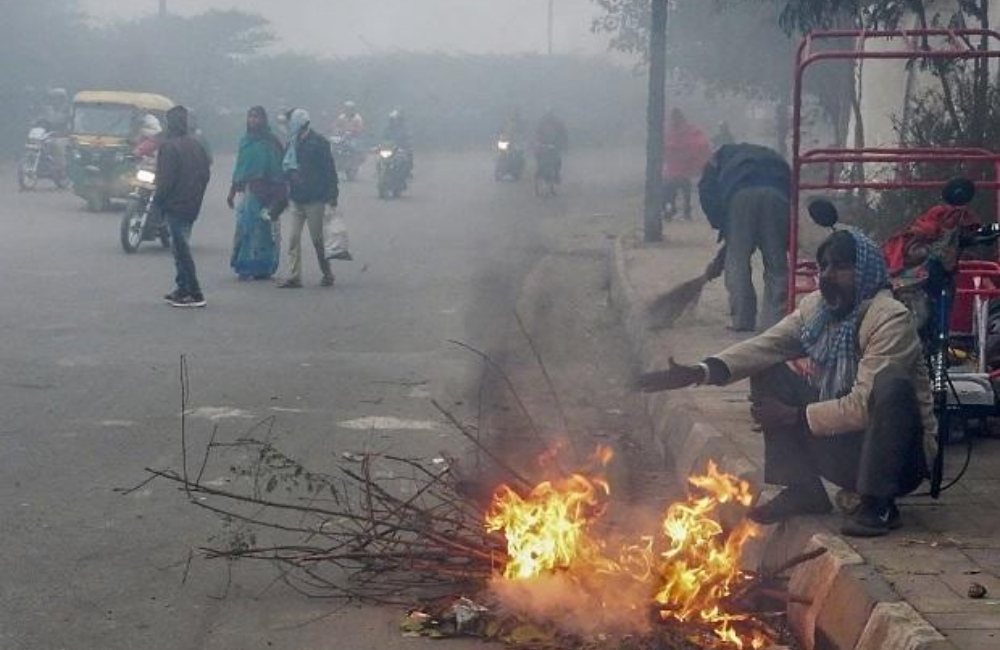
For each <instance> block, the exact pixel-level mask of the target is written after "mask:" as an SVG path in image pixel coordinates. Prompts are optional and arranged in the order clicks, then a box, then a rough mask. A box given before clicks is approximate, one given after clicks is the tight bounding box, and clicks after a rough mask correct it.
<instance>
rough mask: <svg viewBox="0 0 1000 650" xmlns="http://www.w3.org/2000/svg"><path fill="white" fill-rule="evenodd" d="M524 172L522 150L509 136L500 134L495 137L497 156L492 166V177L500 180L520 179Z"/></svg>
mask: <svg viewBox="0 0 1000 650" xmlns="http://www.w3.org/2000/svg"><path fill="white" fill-rule="evenodd" d="M523 173H524V152H523V151H522V150H521V148H520V147H518V146H517V145H516V144H515V143H514V142H513V141H512V140H511V139H510V138H507V137H506V136H500V138H499V139H497V158H496V165H495V166H494V168H493V179H494V180H496V181H502V180H505V179H508V178H509V179H511V180H514V181H519V180H521V174H523Z"/></svg>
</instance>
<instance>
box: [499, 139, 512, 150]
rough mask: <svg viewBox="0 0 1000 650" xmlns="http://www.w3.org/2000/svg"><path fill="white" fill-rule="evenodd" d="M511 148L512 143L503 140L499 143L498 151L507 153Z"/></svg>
mask: <svg viewBox="0 0 1000 650" xmlns="http://www.w3.org/2000/svg"><path fill="white" fill-rule="evenodd" d="M509 148H510V143H509V142H507V141H506V140H501V141H500V142H498V143H497V149H499V150H500V151H507V149H509Z"/></svg>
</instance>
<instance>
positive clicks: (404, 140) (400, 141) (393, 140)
mask: <svg viewBox="0 0 1000 650" xmlns="http://www.w3.org/2000/svg"><path fill="white" fill-rule="evenodd" d="M382 139H383V140H384V141H385V142H386V143H388V144H391V145H393V146H394V147H397V148H399V149H400V150H401V151H402V152H403V153H404V155H405V156H406V172H407V173H406V175H407V177H408V178H413V147H412V146H410V144H411V143H410V131H409V129H408V128H407V126H406V117H405V116H404V115H403V111H401V110H400V109H398V108H394V109H392V111H390V112H389V121H388V122H386V125H385V130H384V131H383V132H382Z"/></svg>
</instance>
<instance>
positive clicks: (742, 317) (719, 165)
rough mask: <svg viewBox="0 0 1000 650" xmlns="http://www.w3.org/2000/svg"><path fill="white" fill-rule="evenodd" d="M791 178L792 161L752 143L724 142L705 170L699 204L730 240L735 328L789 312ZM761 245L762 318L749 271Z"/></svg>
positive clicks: (765, 323) (728, 270)
mask: <svg viewBox="0 0 1000 650" xmlns="http://www.w3.org/2000/svg"><path fill="white" fill-rule="evenodd" d="M790 183H791V171H790V169H789V167H788V163H786V162H785V160H784V159H783V158H782V157H781V156H780V155H778V153H777V152H775V151H774V150H772V149H768V148H767V147H762V146H759V145H754V144H746V143H740V144H729V145H723V146H722V147H721V148H720V149H719V150H718V151H716V152H715V154H714V155H713V156H712V158H711V159H710V160H709V161H708V164H706V165H705V169H704V170H703V171H702V175H701V181H700V182H699V183H698V197H699V199H700V201H701V207H702V210H703V211H704V212H705V216H706V217H708V221H709V223H710V224H711V225H712V227H713V228H714V229H716V230H718V231H719V239H720V240H721V241H724V242H725V244H726V259H725V283H726V290H727V291H728V293H729V310H730V315H731V316H732V324H731V325H730V326H729V329H731V330H734V331H737V332H752V331H754V330H755V329H757V327H758V324H759V326H760V329H761V330H765V329H767V328H768V327H770V326H772V325H774V324H775V323H777V322H778V321H779V320H781V318H782V316H784V314H785V299H786V297H787V295H788V288H787V286H786V282H787V278H788V194H789V187H790ZM758 250H759V251H760V253H761V257H762V258H763V261H764V300H763V303H764V305H763V309H762V310H761V319H760V323H758V319H757V292H756V289H755V288H754V285H753V279H752V277H751V275H750V259H751V257H753V254H754V252H756V251H758Z"/></svg>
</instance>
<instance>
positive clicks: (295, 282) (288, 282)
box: [278, 280, 302, 289]
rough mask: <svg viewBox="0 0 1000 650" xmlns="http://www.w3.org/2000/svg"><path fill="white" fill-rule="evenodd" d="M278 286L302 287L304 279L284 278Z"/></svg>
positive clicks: (286, 287)
mask: <svg viewBox="0 0 1000 650" xmlns="http://www.w3.org/2000/svg"><path fill="white" fill-rule="evenodd" d="M278 288H279V289H301V288H302V281H301V280H282V281H281V282H279V283H278Z"/></svg>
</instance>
